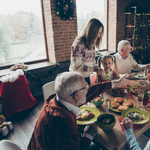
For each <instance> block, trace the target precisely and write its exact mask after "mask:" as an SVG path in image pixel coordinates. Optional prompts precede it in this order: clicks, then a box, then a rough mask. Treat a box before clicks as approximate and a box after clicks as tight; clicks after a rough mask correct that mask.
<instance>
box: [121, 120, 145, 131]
mask: <svg viewBox="0 0 150 150" xmlns="http://www.w3.org/2000/svg"><path fill="white" fill-rule="evenodd" d="M118 120H119V124H120V126H121V129H122V131H124V125H123V123H122V120H123V118H118ZM141 128H142V125H137V124H133V130H136V129H141Z"/></svg>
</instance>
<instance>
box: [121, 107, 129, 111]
mask: <svg viewBox="0 0 150 150" xmlns="http://www.w3.org/2000/svg"><path fill="white" fill-rule="evenodd" d="M128 108H129V106H119V107H118V110H120V111H124V110H126V109H128Z"/></svg>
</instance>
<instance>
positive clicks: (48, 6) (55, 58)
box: [43, 0, 77, 63]
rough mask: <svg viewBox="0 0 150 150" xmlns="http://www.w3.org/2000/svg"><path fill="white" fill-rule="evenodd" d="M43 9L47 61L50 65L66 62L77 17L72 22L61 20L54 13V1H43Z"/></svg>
mask: <svg viewBox="0 0 150 150" xmlns="http://www.w3.org/2000/svg"><path fill="white" fill-rule="evenodd" d="M74 3H76V1H75V0H74ZM43 7H44V21H45V27H46V37H47V46H48V56H49V60H50V62H52V63H56V62H63V61H68V60H70V54H71V51H70V49H71V45H72V43H73V41H74V39H75V38H76V36H77V17H74V19H73V20H72V21H70V20H66V21H64V20H61V19H60V17H59V16H57V15H56V12H55V0H43ZM75 12H76V10H75Z"/></svg>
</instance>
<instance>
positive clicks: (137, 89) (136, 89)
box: [133, 85, 141, 93]
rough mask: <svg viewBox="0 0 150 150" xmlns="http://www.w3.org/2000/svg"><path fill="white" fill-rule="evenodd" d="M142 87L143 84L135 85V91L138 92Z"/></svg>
mask: <svg viewBox="0 0 150 150" xmlns="http://www.w3.org/2000/svg"><path fill="white" fill-rule="evenodd" d="M140 88H141V86H139V85H135V86H133V91H134V92H135V93H138V91H139V90H140Z"/></svg>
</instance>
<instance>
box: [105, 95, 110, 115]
mask: <svg viewBox="0 0 150 150" xmlns="http://www.w3.org/2000/svg"><path fill="white" fill-rule="evenodd" d="M105 107H106V109H107V114H108V113H109V107H110V98H106V99H105Z"/></svg>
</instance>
